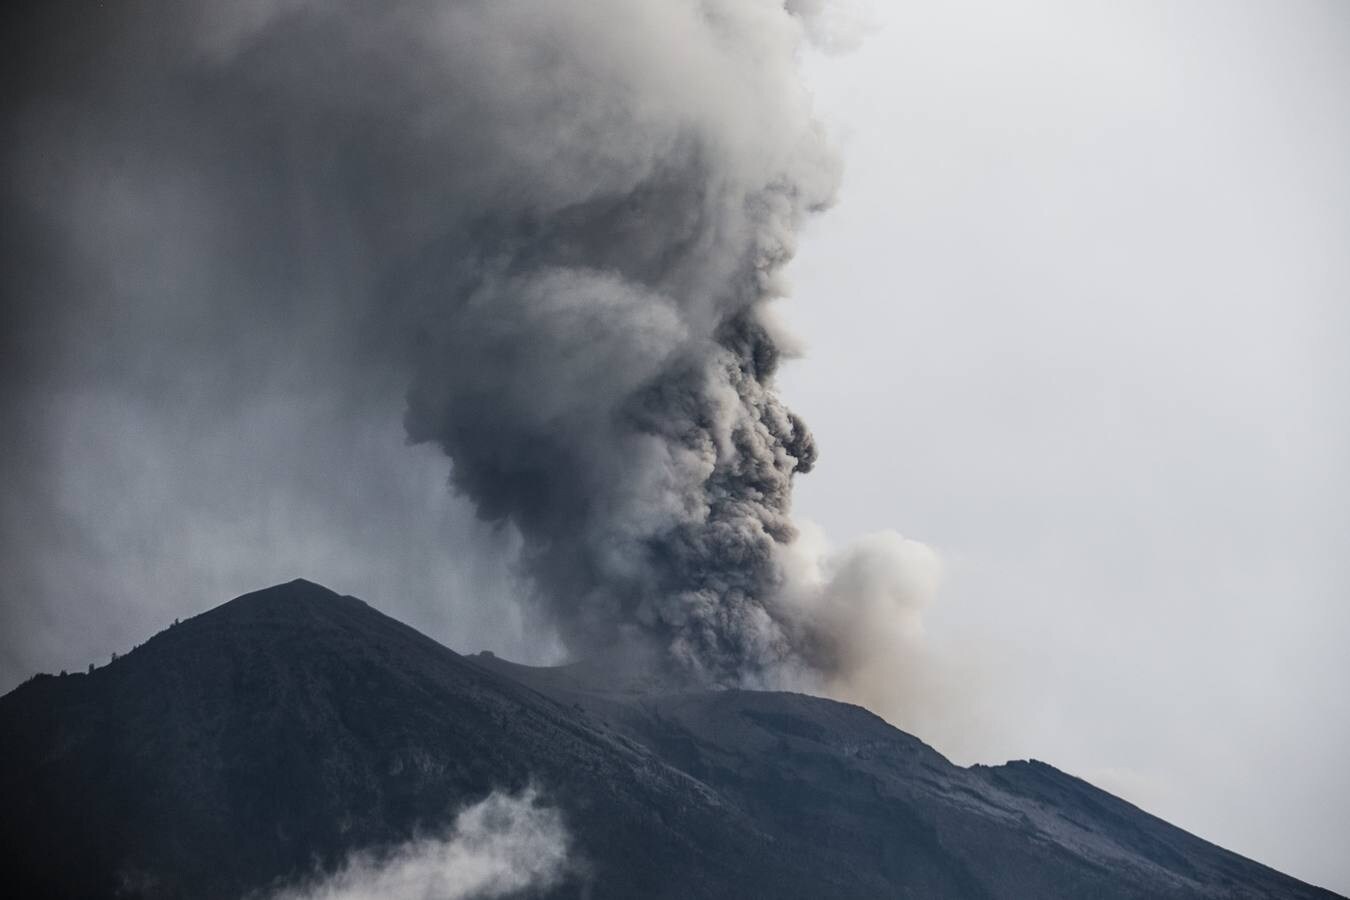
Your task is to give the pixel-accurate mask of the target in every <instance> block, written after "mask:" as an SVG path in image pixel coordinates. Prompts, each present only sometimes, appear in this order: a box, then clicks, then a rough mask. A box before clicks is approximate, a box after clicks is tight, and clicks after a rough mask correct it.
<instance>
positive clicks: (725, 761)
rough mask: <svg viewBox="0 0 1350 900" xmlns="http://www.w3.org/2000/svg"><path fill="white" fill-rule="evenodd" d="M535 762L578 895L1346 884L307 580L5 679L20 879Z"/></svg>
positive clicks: (0, 809) (1150, 821) (754, 704)
mask: <svg viewBox="0 0 1350 900" xmlns="http://www.w3.org/2000/svg"><path fill="white" fill-rule="evenodd" d="M531 784H533V785H535V786H537V787H538V788H539V790H540V791H541V795H542V797H543V798H544V799H545V800H546V801H547V802H548V803H549V804H550V805H552V806H555V807H556V808H558V809H559V810H561V812H562V815H563V818H564V821H565V823H566V826H567V829H568V831H569V833H570V835H571V839H572V844H571V847H572V850H571V852H572V854H573V856H574V857H575V858H576V864H575V865H574V866H573V867H572V868H571V870H570V874H569V876H568V877H567V878H566V880H565V881H564V882H563V884H562V885H561V886H560V887H556V888H554V889H553V891H552V893H551V896H558V897H583V896H584V897H594V898H607V897H614V898H630V897H672V898H674V897H681V898H684V897H708V898H712V897H727V898H732V897H738V898H744V897H775V898H777V897H801V898H820V897H924V898H941V897H961V898H984V897H989V898H996V897H997V898H1001V897H1038V898H1054V897H1064V898H1070V897H1073V898H1078V897H1097V898H1159V897H1253V898H1255V897H1295V898H1304V897H1306V898H1314V897H1332V896H1334V895H1332V894H1330V893H1328V892H1326V891H1322V890H1319V889H1317V888H1314V887H1311V886H1309V885H1306V884H1303V883H1301V882H1298V881H1296V880H1294V879H1291V878H1288V877H1286V876H1283V875H1281V874H1279V873H1277V872H1275V871H1273V870H1271V869H1269V868H1266V867H1264V866H1261V865H1259V864H1257V863H1254V862H1252V861H1250V860H1247V859H1244V858H1242V857H1239V856H1237V855H1235V854H1232V853H1229V852H1227V851H1225V850H1222V849H1220V848H1218V847H1215V846H1214V845H1212V844H1209V843H1206V842H1205V841H1202V840H1200V839H1198V838H1196V837H1194V836H1192V835H1189V834H1187V833H1186V832H1184V831H1181V830H1179V829H1177V828H1173V827H1172V826H1170V825H1168V824H1166V823H1165V822H1162V821H1161V820H1159V819H1157V818H1154V817H1153V816H1150V815H1148V814H1147V813H1145V812H1143V811H1141V810H1139V809H1137V808H1135V807H1133V806H1131V805H1130V804H1128V803H1125V802H1124V801H1121V800H1119V799H1117V798H1115V797H1112V796H1111V795H1109V794H1106V793H1104V792H1102V791H1099V790H1097V789H1096V788H1094V787H1092V786H1091V785H1089V784H1087V783H1085V782H1082V781H1080V780H1078V779H1076V778H1073V777H1071V776H1069V775H1065V774H1064V773H1062V772H1059V771H1057V770H1055V769H1054V768H1052V767H1050V766H1048V765H1045V764H1043V763H1038V762H1016V763H1009V764H1007V765H1004V766H996V767H980V766H977V767H973V768H968V769H967V768H960V767H957V766H954V765H952V764H951V763H949V762H948V761H947V760H946V759H944V758H943V757H942V756H941V755H940V754H938V753H936V752H935V751H933V750H932V749H931V748H929V747H927V746H926V745H924V744H923V743H922V742H921V741H919V740H917V739H916V738H913V737H911V736H909V735H906V734H904V733H902V732H899V731H897V730H896V729H894V728H892V727H890V726H889V725H887V724H886V723H885V722H883V721H882V720H881V719H879V718H877V717H876V716H874V715H872V714H871V713H868V712H867V711H865V710H863V709H860V708H858V707H853V706H848V705H845V704H840V703H835V702H832V701H828V700H822V699H818V698H813V697H807V696H801V695H796V694H784V693H762V692H749V691H717V692H707V691H677V692H661V691H659V690H655V689H653V688H652V687H651V686H650V685H648V686H645V687H636V686H625V685H622V684H618V685H616V684H611V683H608V682H607V679H606V673H604V672H597V671H590V670H588V669H587V668H586V667H582V666H574V667H564V668H560V669H535V668H529V667H524V666H517V665H514V664H511V663H507V662H505V661H502V660H498V659H495V658H493V657H491V656H489V655H480V656H474V657H465V656H461V655H459V654H456V653H454V652H452V651H451V650H449V649H447V648H445V647H443V646H441V645H440V644H438V643H436V642H434V641H432V640H430V639H429V638H427V637H425V636H423V635H421V634H418V633H417V632H415V631H414V630H412V629H410V628H408V627H407V626H404V625H402V624H400V623H398V622H396V621H394V620H393V619H390V618H388V617H386V616H384V615H382V614H380V613H379V612H377V611H375V610H374V609H372V608H371V607H369V606H368V605H366V604H365V603H363V602H362V601H360V600H357V599H355V598H352V597H341V596H338V595H336V594H334V593H332V592H330V591H328V590H326V589H324V588H321V587H319V586H317V585H314V584H310V583H308V582H303V581H296V582H292V583H290V584H286V585H280V586H277V587H274V588H270V589H267V590H264V591H259V592H257V593H253V594H248V595H245V596H243V597H240V598H238V599H236V600H233V601H231V602H229V603H227V604H225V605H223V606H220V607H218V608H216V609H214V610H212V611H210V612H208V613H205V614H203V615H200V616H197V617H196V618H194V619H191V620H189V621H186V622H184V623H182V624H181V625H177V626H175V627H173V628H171V629H168V630H167V631H164V632H162V633H160V634H159V635H156V636H155V637H154V638H152V639H151V640H149V641H148V642H147V643H146V644H144V645H143V646H142V647H140V648H138V649H137V650H135V651H134V652H132V653H130V654H128V655H126V656H124V657H122V658H119V659H117V660H116V661H115V662H113V663H111V664H110V665H108V666H105V667H103V668H101V669H98V670H96V671H94V672H93V673H91V674H86V675H68V676H64V677H54V676H39V677H38V678H35V679H33V680H31V681H29V682H27V683H25V684H24V685H22V686H21V687H19V688H18V689H16V690H15V691H13V692H11V693H10V694H8V695H6V696H5V697H3V698H0V797H3V798H4V802H3V804H2V805H0V843H2V845H3V846H4V847H5V853H4V860H5V866H6V869H7V873H6V877H7V879H8V880H9V883H10V884H12V885H15V886H17V887H18V889H19V893H18V894H11V896H25V897H41V896H81V897H110V896H145V897H203V898H212V897H222V898H225V897H228V898H236V897H241V896H245V895H248V894H253V895H258V894H260V893H265V892H267V891H269V890H272V889H274V888H276V887H277V886H279V885H285V884H288V883H291V882H293V881H294V880H295V879H297V878H300V877H302V876H305V875H307V874H311V873H313V872H315V871H316V870H318V871H326V870H331V869H333V868H334V867H336V866H338V865H339V864H340V863H341V862H342V861H343V860H344V859H345V858H346V857H347V855H348V854H349V853H350V852H351V851H353V850H359V849H367V848H377V849H378V848H381V847H391V846H394V845H397V844H399V843H401V842H403V841H406V840H407V839H408V838H410V837H411V836H414V835H416V834H425V833H427V832H428V831H434V830H435V829H437V828H439V827H442V826H443V825H444V824H445V823H446V822H448V821H450V820H451V819H452V818H453V817H454V815H455V813H456V811H458V810H460V809H462V808H463V807H464V806H465V805H466V804H469V803H472V802H475V801H477V800H481V799H482V798H483V797H485V796H487V795H488V794H489V793H490V792H492V791H494V790H504V791H513V790H520V789H522V788H524V787H525V786H527V785H531Z"/></svg>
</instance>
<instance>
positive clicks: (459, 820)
mask: <svg viewBox="0 0 1350 900" xmlns="http://www.w3.org/2000/svg"><path fill="white" fill-rule="evenodd" d="M569 855H570V838H569V836H568V833H567V829H566V827H565V825H564V824H563V820H562V815H561V813H560V812H559V811H558V810H557V809H555V808H552V807H549V806H545V805H542V804H541V803H540V802H539V798H538V795H537V792H536V791H535V790H534V789H533V788H530V789H526V790H525V791H522V792H521V793H519V794H505V793H500V792H494V793H492V794H491V795H490V796H488V797H487V799H485V800H483V801H481V802H479V803H475V804H474V805H472V806H469V807H467V808H465V809H464V810H463V811H462V812H460V813H459V815H458V816H456V817H455V823H454V825H453V826H452V827H451V829H450V831H449V832H448V833H447V834H445V835H443V836H440V837H428V838H419V839H415V840H412V841H409V842H407V843H405V844H402V845H400V846H399V847H396V848H395V849H393V850H391V851H386V852H383V853H376V852H373V851H362V852H359V853H356V854H354V855H352V856H351V857H350V858H349V859H348V860H347V861H346V863H344V864H343V866H342V867H341V868H340V869H339V870H338V871H336V872H334V873H333V874H331V875H327V876H323V877H320V878H317V879H311V880H309V881H306V882H304V883H302V884H299V885H294V886H291V887H289V888H286V889H283V890H282V891H280V892H278V893H274V894H272V895H271V898H270V900H376V898H379V900H468V898H475V900H486V898H492V897H505V896H510V895H514V894H518V893H521V892H523V891H527V890H544V889H547V888H550V887H553V886H554V885H557V884H559V883H560V882H562V881H563V879H565V878H566V877H567V875H568V872H569V869H570V866H569V863H568V859H569Z"/></svg>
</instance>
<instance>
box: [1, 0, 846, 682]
mask: <svg viewBox="0 0 1350 900" xmlns="http://www.w3.org/2000/svg"><path fill="white" fill-rule="evenodd" d="M829 9H830V6H829V4H825V3H820V2H809V3H808V2H798V0H789V2H787V3H786V4H785V3H784V2H783V0H699V2H695V0H588V2H585V3H540V2H526V0H492V2H485V0H397V2H388V3H376V4H372V3H364V2H355V0H330V2H323V3H320V2H317V0H252V2H247V3H240V4H219V3H206V2H200V0H197V2H181V0H177V2H173V3H169V2H160V0H142V2H135V3H132V2H123V3H110V4H104V5H101V6H99V7H98V8H97V9H93V8H89V7H88V5H87V4H78V5H75V4H68V3H55V4H46V5H43V6H42V7H40V8H38V7H34V8H33V9H32V10H31V11H29V12H26V13H23V14H15V19H16V25H18V26H21V27H19V28H17V30H15V31H13V32H12V33H13V34H16V35H20V36H21V37H15V38H13V41H14V43H15V50H16V52H18V53H19V60H18V61H17V62H15V63H13V64H12V65H14V66H15V67H16V68H17V69H19V70H21V74H22V76H23V77H22V79H21V87H19V88H12V89H11V91H12V94H11V96H10V97H8V98H7V101H8V104H7V109H9V110H11V113H12V117H13V121H15V122H16V123H17V124H18V126H19V128H18V131H17V133H19V134H21V135H22V136H23V137H22V139H21V140H19V141H17V142H16V143H15V145H14V146H13V147H12V148H11V149H10V151H9V153H8V154H7V156H6V160H5V174H6V180H5V188H6V191H5V195H4V196H5V204H6V213H7V216H6V218H7V220H10V221H13V222H16V223H17V222H29V223H32V224H31V227H30V229H29V232H28V233H29V234H30V235H31V234H35V233H38V231H39V230H40V231H41V232H42V233H43V234H44V235H46V238H45V241H46V244H47V246H50V247H54V248H55V250H54V251H53V258H52V259H49V260H45V259H37V260H34V259H32V258H31V257H30V256H29V255H25V254H24V253H23V247H22V246H21V243H22V242H15V241H7V246H6V249H5V263H6V269H7V272H9V273H10V274H14V273H17V272H23V273H24V275H25V277H23V278H18V279H15V278H11V279H9V285H8V286H7V291H9V292H10V294H11V295H12V296H11V298H10V299H8V300H7V304H6V309H7V315H6V320H5V321H6V329H7V333H6V339H7V340H8V338H9V337H10V336H11V335H10V331H11V328H10V325H9V323H10V322H11V321H12V322H16V323H20V324H25V323H28V322H30V320H33V319H34V318H35V317H34V316H33V315H30V314H31V313H33V311H34V310H38V309H41V310H42V311H43V312H42V315H41V316H36V318H37V319H40V320H43V321H46V322H50V323H54V324H52V326H51V327H52V328H53V329H55V332H56V336H55V337H53V338H52V343H53V345H54V346H55V347H56V349H57V350H59V351H61V352H60V353H58V354H57V355H56V358H58V359H60V360H61V362H59V363H50V364H43V365H39V366H37V368H36V369H35V373H36V374H35V375H34V377H33V378H31V379H29V380H28V381H27V382H25V383H28V384H31V385H32V386H33V387H32V389H31V390H27V391H24V392H22V396H20V397H19V398H17V399H13V400H11V399H8V398H7V399H6V410H5V419H6V420H7V421H19V420H21V419H22V418H23V417H24V416H25V415H31V414H32V413H33V410H34V409H35V408H36V405H37V404H38V403H39V402H41V399H42V398H43V396H44V395H48V394H50V391H51V390H52V388H51V385H52V384H53V383H56V382H62V381H64V382H65V383H70V382H72V381H73V382H80V381H91V380H97V379H100V378H103V379H108V378H113V379H115V380H117V381H118V383H125V384H127V385H129V388H128V389H129V390H133V391H143V392H145V391H148V392H151V393H153V392H155V391H159V390H161V389H162V385H161V384H160V382H161V380H163V379H165V378H172V377H179V376H181V375H182V373H184V372H187V373H189V374H190V375H191V376H192V377H194V378H195V379H196V382H195V383H196V384H197V387H196V388H194V390H196V391H197V393H196V394H195V395H194V396H195V397H196V398H197V399H198V400H200V401H201V402H203V403H205V404H206V405H207V406H208V407H212V408H215V407H223V406H229V405H230V404H238V403H243V402H247V398H248V397H250V396H252V395H254V394H256V393H258V392H262V391H266V390H268V389H271V388H273V387H275V385H277V384H278V383H289V382H290V381H293V380H326V381H328V382H330V383H332V384H336V385H339V386H340V389H341V394H342V397H343V400H342V402H343V403H346V404H349V405H350V408H351V410H352V415H353V416H362V415H367V414H368V413H369V410H370V409H371V408H373V407H375V406H378V405H379V404H380V403H383V402H385V401H386V400H387V398H388V397H389V395H390V394H391V392H392V391H395V390H397V391H403V392H404V395H403V402H404V405H405V408H404V415H403V422H404V426H405V428H406V433H407V436H408V438H409V440H410V441H412V442H414V443H425V444H431V445H434V446H436V447H439V448H440V449H441V450H442V451H444V453H445V454H446V456H448V458H449V459H450V460H451V462H452V476H451V477H452V481H453V486H454V488H455V489H456V490H458V491H459V492H461V493H462V494H463V495H464V496H465V497H467V498H469V499H470V500H471V501H472V503H473V504H474V505H475V507H476V509H477V511H478V513H479V515H480V516H481V518H483V519H484V520H487V521H489V522H494V523H500V524H502V525H503V526H505V527H509V528H513V529H515V530H516V531H518V533H519V535H520V538H521V545H522V549H521V557H522V563H523V566H524V568H525V571H526V572H527V573H528V574H529V575H530V576H531V579H532V582H533V584H534V586H535V589H536V593H537V597H536V598H535V602H536V603H537V604H538V605H539V607H540V608H541V609H542V610H543V611H544V613H545V615H546V617H547V619H548V620H549V621H550V622H551V623H552V624H553V625H554V626H555V627H556V628H557V629H558V631H559V633H560V635H561V637H562V639H563V640H564V642H565V643H566V644H567V645H568V646H569V647H570V648H571V649H572V650H573V651H574V652H576V653H579V654H597V653H611V652H619V651H618V650H617V649H616V648H623V649H624V650H627V651H633V652H637V653H640V654H646V655H648V656H651V657H654V658H656V659H658V660H663V661H669V662H670V663H672V664H673V666H674V668H675V669H676V670H678V671H681V672H684V673H686V674H688V675H690V676H693V677H695V678H698V679H700V680H705V681H709V682H714V683H724V684H732V683H745V682H751V683H753V682H757V681H758V682H762V681H764V680H767V679H772V678H774V677H777V674H776V673H781V672H784V671H799V672H806V673H812V672H814V673H821V674H823V675H825V676H826V682H827V683H829V682H830V681H832V680H834V679H835V678H836V677H837V676H838V673H839V672H840V671H843V670H849V669H851V668H852V667H853V665H854V664H853V662H851V661H850V660H851V659H852V656H853V654H854V648H855V646H856V645H857V640H855V639H854V637H853V636H854V635H856V634H857V629H854V628H852V627H845V626H844V625H842V624H840V617H839V616H837V615H835V614H834V613H833V612H831V610H832V609H834V608H835V607H837V602H836V600H837V598H835V596H834V593H832V592H831V591H828V590H825V589H823V588H810V587H808V586H802V585H793V584H790V583H788V582H789V579H791V578H793V577H796V576H794V575H793V573H794V572H799V571H801V570H802V568H803V565H805V566H806V568H809V567H810V564H801V565H786V564H785V563H784V558H785V556H784V555H785V554H788V555H791V554H792V553H793V552H796V551H793V550H792V549H791V548H792V547H793V546H794V540H795V537H796V534H797V529H796V527H795V526H794V523H793V521H792V517H791V509H790V507H791V491H792V482H793V479H794V477H795V476H796V475H797V474H800V473H805V472H807V471H809V470H810V468H811V466H812V464H813V462H814V460H815V457H816V447H815V443H814V440H813V439H812V436H811V434H810V432H809V430H808V429H807V428H806V426H805V424H804V423H803V422H802V421H801V420H800V419H799V418H797V417H796V416H795V415H794V414H793V413H792V412H791V411H789V410H788V409H787V408H786V407H785V406H784V404H783V402H782V401H781V400H780V399H779V397H778V395H777V394H776V393H775V390H774V376H775V372H776V371H777V369H778V366H779V364H780V361H781V359H782V357H783V354H784V347H785V342H784V340H783V338H782V336H781V327H780V326H779V325H778V324H777V323H776V322H775V320H774V318H773V315H772V311H771V305H772V303H773V301H774V300H775V299H776V298H778V297H779V296H780V295H782V294H783V293H784V292H785V286H784V284H783V282H782V269H783V267H784V265H785V263H786V262H787V261H788V260H789V259H790V258H791V256H792V254H793V250H794V241H795V238H796V235H797V232H798V229H799V228H800V226H801V224H802V221H803V219H804V218H805V217H806V216H808V215H809V214H811V213H812V212H814V211H818V210H821V209H823V208H824V207H826V206H828V204H829V203H830V201H831V198H832V196H833V193H834V190H835V188H836V184H837V180H838V164H837V161H836V158H835V156H834V154H833V153H832V152H831V149H830V147H829V145H828V142H827V141H826V139H825V137H824V135H823V131H822V129H821V127H820V125H819V124H818V122H817V121H816V119H815V118H814V116H813V114H812V110H811V103H810V98H809V96H808V94H807V92H806V91H805V89H804V87H803V86H802V84H801V82H800V80H799V77H798V72H797V63H798V56H799V54H800V53H801V52H802V49H803V46H804V44H805V42H807V41H808V40H810V39H811V36H812V35H813V34H818V33H823V31H822V25H821V20H820V19H819V18H818V17H819V16H821V15H824V14H826V13H827V12H828V11H829ZM826 30H828V29H826ZM20 43H22V46H19V44H20ZM11 213H12V214H13V217H12V218H11V216H10V214H11ZM58 273H59V276H60V277H59V278H58V277H57V275H58ZM34 285H36V286H37V287H34ZM17 327H18V326H15V328H17ZM15 333H17V331H16V332H15ZM16 452H17V451H16ZM7 519H8V516H7ZM807 580H808V581H810V579H807ZM817 580H820V581H821V583H822V584H823V583H824V581H823V580H821V579H817ZM832 604H833V605H832Z"/></svg>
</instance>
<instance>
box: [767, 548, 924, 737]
mask: <svg viewBox="0 0 1350 900" xmlns="http://www.w3.org/2000/svg"><path fill="white" fill-rule="evenodd" d="M800 528H801V534H800V537H799V538H798V539H797V540H796V541H793V542H792V543H791V544H789V545H787V546H785V547H783V548H782V549H781V550H780V553H779V559H780V561H781V566H782V570H783V572H784V576H785V581H784V583H785V587H784V591H785V596H786V597H788V598H789V599H790V601H791V602H792V604H793V605H794V606H796V607H797V608H798V609H799V610H800V611H801V615H802V618H803V621H804V622H805V623H806V626H805V627H806V629H807V634H808V636H809V640H808V641H807V642H806V646H807V647H810V648H812V649H813V650H814V652H815V653H816V654H817V655H816V656H815V657H814V658H812V657H810V656H808V657H806V660H807V662H808V671H807V672H806V674H805V676H804V678H805V681H804V684H803V686H804V687H807V688H813V689H817V690H823V691H824V692H825V693H827V694H829V695H831V696H833V697H835V698H837V699H840V700H845V701H849V702H853V703H858V704H861V705H863V706H866V707H867V708H869V709H871V710H874V711H875V712H877V713H879V714H880V715H882V716H884V717H886V718H887V719H889V720H891V721H892V722H895V723H896V724H898V725H901V726H902V727H904V726H910V727H913V725H914V723H915V722H925V723H926V722H927V721H929V720H930V719H931V718H932V717H933V710H932V709H931V706H932V704H933V703H934V702H935V701H937V702H940V699H939V698H940V696H941V692H940V691H935V690H934V687H935V685H936V684H937V683H940V682H943V681H944V680H946V672H945V668H946V663H945V661H944V660H941V659H938V658H937V657H935V655H934V653H933V650H932V649H931V648H930V647H929V646H928V645H927V643H926V642H925V641H924V623H923V614H924V611H925V610H926V609H927V608H928V607H929V606H930V605H931V604H932V603H933V600H934V599H935V597H936V595H937V590H938V586H939V584H940V582H941V579H942V563H941V560H940V559H939V557H938V555H937V554H936V553H935V552H934V551H933V550H932V548H930V547H928V546H927V545H926V544H923V543H920V542H919V541H915V540H910V539H908V538H904V537H902V536H900V535H899V534H897V533H895V532H894V531H883V532H880V533H877V534H871V535H867V536H864V537H862V538H859V539H858V540H857V541H855V542H854V543H852V544H850V545H849V546H847V547H845V548H843V549H842V550H834V549H832V548H831V547H830V546H829V544H828V542H827V541H826V540H825V537H824V534H823V533H822V532H821V531H820V530H819V529H818V528H816V527H815V526H813V525H811V524H809V523H803V524H802V525H801V526H800ZM787 677H792V676H790V675H788V676H787ZM798 677H802V673H800V672H799V673H798Z"/></svg>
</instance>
